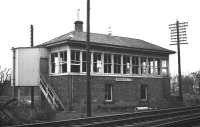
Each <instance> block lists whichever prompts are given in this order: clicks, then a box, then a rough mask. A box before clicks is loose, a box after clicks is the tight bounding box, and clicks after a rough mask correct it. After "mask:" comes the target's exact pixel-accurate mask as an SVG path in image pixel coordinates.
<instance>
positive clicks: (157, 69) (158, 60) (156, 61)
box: [154, 59, 160, 75]
mask: <svg viewBox="0 0 200 127" xmlns="http://www.w3.org/2000/svg"><path fill="white" fill-rule="evenodd" d="M154 64H155V74H157V75H160V59H155V63H154Z"/></svg>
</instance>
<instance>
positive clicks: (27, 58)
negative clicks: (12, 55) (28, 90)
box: [15, 48, 48, 86]
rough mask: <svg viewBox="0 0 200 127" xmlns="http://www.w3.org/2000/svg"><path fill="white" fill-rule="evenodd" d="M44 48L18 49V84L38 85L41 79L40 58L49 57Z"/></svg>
mask: <svg viewBox="0 0 200 127" xmlns="http://www.w3.org/2000/svg"><path fill="white" fill-rule="evenodd" d="M47 57H48V52H47V50H46V49H44V48H18V49H16V75H15V77H16V79H15V81H16V86H38V85H39V83H40V82H39V81H40V58H47Z"/></svg>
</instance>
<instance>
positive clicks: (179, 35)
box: [169, 20, 188, 102]
mask: <svg viewBox="0 0 200 127" xmlns="http://www.w3.org/2000/svg"><path fill="white" fill-rule="evenodd" d="M187 26H188V23H187V22H182V23H180V22H179V21H178V20H177V21H176V23H175V24H170V25H169V29H170V30H171V42H175V43H173V44H170V45H177V52H178V54H177V55H178V84H179V97H180V101H181V102H182V101H183V93H182V80H181V55H180V44H188V43H185V42H186V41H187V37H186V27H187Z"/></svg>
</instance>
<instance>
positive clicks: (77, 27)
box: [74, 21, 83, 32]
mask: <svg viewBox="0 0 200 127" xmlns="http://www.w3.org/2000/svg"><path fill="white" fill-rule="evenodd" d="M74 24H75V31H78V32H83V21H75V22H74Z"/></svg>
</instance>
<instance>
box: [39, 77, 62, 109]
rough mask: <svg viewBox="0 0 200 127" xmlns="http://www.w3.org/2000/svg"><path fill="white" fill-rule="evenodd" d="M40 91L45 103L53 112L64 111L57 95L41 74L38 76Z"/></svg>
mask: <svg viewBox="0 0 200 127" xmlns="http://www.w3.org/2000/svg"><path fill="white" fill-rule="evenodd" d="M40 89H41V91H42V92H43V94H44V96H45V97H46V99H47V101H48V102H49V104H50V106H51V107H52V108H53V109H54V110H58V111H63V110H64V105H63V104H62V101H61V100H60V99H59V97H58V95H57V94H56V92H55V91H54V89H53V88H52V87H51V85H50V84H48V83H47V82H46V80H45V77H44V76H43V75H42V74H40Z"/></svg>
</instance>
